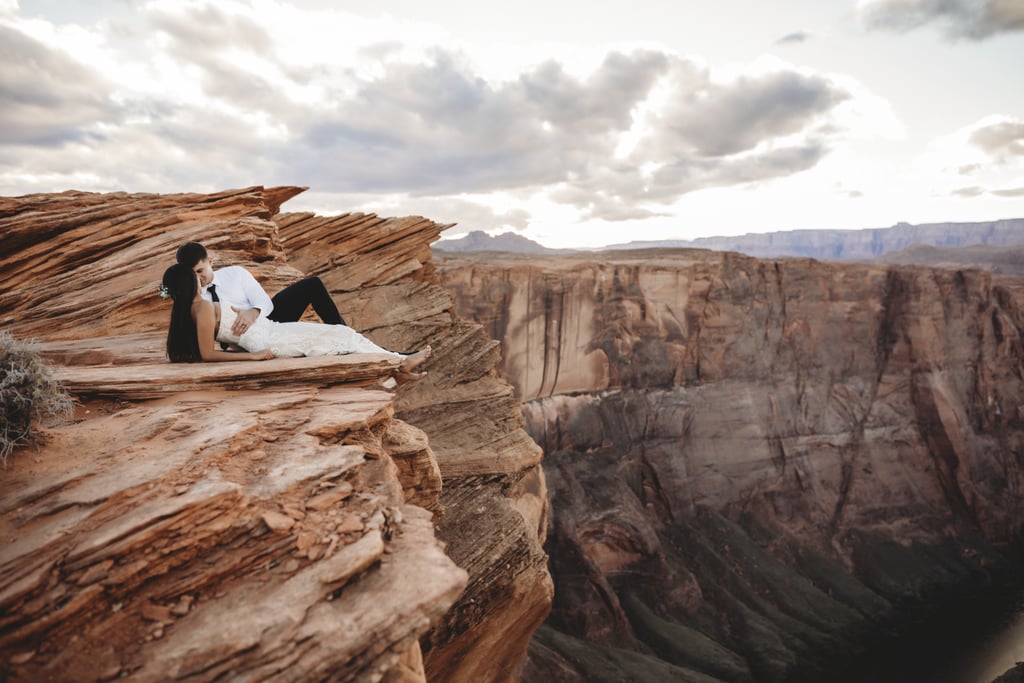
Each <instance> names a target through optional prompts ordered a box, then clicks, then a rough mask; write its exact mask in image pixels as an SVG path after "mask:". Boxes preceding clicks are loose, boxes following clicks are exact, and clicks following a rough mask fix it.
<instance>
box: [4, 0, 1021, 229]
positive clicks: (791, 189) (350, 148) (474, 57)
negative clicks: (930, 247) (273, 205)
mask: <svg viewBox="0 0 1024 683" xmlns="http://www.w3.org/2000/svg"><path fill="white" fill-rule="evenodd" d="M1022 64H1024V0H871V1H868V2H865V1H860V2H858V1H857V0H827V1H826V0H776V1H775V2H764V1H763V0H744V1H741V0H706V1H705V0H688V1H685V2H669V1H668V0H630V1H629V2H612V1H605V0H543V1H541V0H517V1H516V2H515V3H505V4H501V3H486V2H479V0H435V1H434V2H423V0H376V1H375V2H366V0H361V1H360V2H325V1H317V0H215V1H188V0H152V1H150V2H141V1H136V0H90V1H89V2H81V1H80V0H66V1H57V0H20V1H19V0H0V140H2V147H0V194H2V195H19V194H27V193H32V192H54V191H61V190H66V189H70V188H74V189H81V190H95V191H110V190H126V191H130V192H184V191H189V192H192V191H195V192H209V191H216V190H222V189H228V188H234V187H244V186H249V185H268V186H270V185H305V186H309V187H310V190H309V191H308V192H306V193H304V194H303V195H300V196H299V197H297V198H295V199H293V200H291V201H290V202H288V204H286V205H285V210H293V211H294V210H313V211H317V212H319V213H323V214H328V213H338V212H344V211H375V212H377V213H380V214H382V215H407V214H418V215H424V216H427V217H429V218H432V219H434V220H437V221H439V222H456V223H458V224H459V225H458V226H457V227H456V228H454V229H453V230H451V231H449V233H448V234H447V236H452V237H454V236H457V235H459V234H463V233H465V232H468V231H470V230H487V231H489V232H492V233H498V232H505V231H509V230H515V231H517V232H519V233H521V234H523V235H525V236H527V237H529V238H531V239H535V240H538V241H540V242H542V243H543V244H546V245H548V246H552V247H562V246H601V245H604V244H609V243H619V242H624V241H629V240H656V239H671V238H684V239H685V238H693V237H699V236H708V235H731V234H741V233H747V232H765V231H770V230H790V229H802V228H872V227H887V226H890V225H893V224H895V223H896V222H899V221H906V222H910V223H926V222H941V221H981V220H993V219H998V218H1018V217H1024V71H1022V68H1021V65H1022Z"/></svg>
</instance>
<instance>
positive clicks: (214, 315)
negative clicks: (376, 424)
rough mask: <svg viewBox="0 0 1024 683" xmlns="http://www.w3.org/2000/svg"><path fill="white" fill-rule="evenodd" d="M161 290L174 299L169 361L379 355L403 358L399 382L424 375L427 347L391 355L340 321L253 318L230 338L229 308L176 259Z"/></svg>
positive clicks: (231, 313)
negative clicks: (203, 291) (204, 292)
mask: <svg viewBox="0 0 1024 683" xmlns="http://www.w3.org/2000/svg"><path fill="white" fill-rule="evenodd" d="M160 294H161V296H170V298H171V299H173V300H174V305H173V307H172V308H171V323H170V326H169V327H168V330H167V357H168V358H170V360H171V362H172V363H200V362H203V361H206V362H209V361H232V360H267V359H270V358H276V357H278V356H323V355H341V354H346V353H383V354H385V355H388V356H391V357H392V358H395V359H400V360H401V361H402V363H401V365H400V366H399V367H398V370H397V372H396V373H395V378H396V379H397V380H399V381H400V382H401V381H412V380H417V379H421V378H422V377H423V376H424V375H425V374H426V373H425V372H419V373H417V372H413V370H415V368H416V367H417V366H418V365H420V364H421V363H423V362H424V361H425V360H427V358H429V357H430V353H431V350H430V346H426V347H424V348H423V349H421V350H420V351H417V352H416V353H413V354H410V355H405V354H401V353H395V352H394V351H388V350H387V349H385V348H382V347H380V346H377V345H376V344H374V343H373V342H372V341H370V340H369V339H367V338H366V337H364V336H363V335H361V334H359V333H358V332H356V331H355V330H353V329H352V328H351V327H347V326H345V325H324V324H321V323H309V322H294V323H279V322H274V321H272V320H267V319H266V318H257V320H256V322H255V323H253V325H252V327H250V328H249V329H247V330H246V331H245V332H243V333H242V334H241V336H235V335H234V334H232V332H231V325H232V323H233V322H234V320H235V310H234V307H233V306H230V305H226V306H221V305H220V304H216V303H212V302H210V301H206V300H205V299H203V298H202V296H201V295H200V288H199V278H198V276H197V275H196V273H195V272H194V271H193V270H192V269H191V268H189V267H188V266H185V265H182V264H180V263H176V264H174V265H173V266H171V267H170V268H168V269H167V270H166V271H165V272H164V279H163V284H161V285H160ZM218 342H224V343H226V344H233V345H235V346H238V347H241V348H242V349H245V351H222V350H221V349H220V344H219V343H218Z"/></svg>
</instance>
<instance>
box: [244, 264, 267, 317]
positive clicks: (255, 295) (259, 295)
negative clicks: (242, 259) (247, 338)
mask: <svg viewBox="0 0 1024 683" xmlns="http://www.w3.org/2000/svg"><path fill="white" fill-rule="evenodd" d="M239 275H241V277H240V283H241V285H242V291H243V292H245V302H246V303H247V304H249V307H250V308H258V309H260V313H259V315H260V317H261V318H266V317H267V316H268V315H270V312H271V311H273V310H274V302H273V301H271V299H270V297H269V296H267V293H266V292H265V291H263V287H261V286H260V283H259V282H257V281H256V278H254V277H253V276H252V273H250V272H249V271H248V270H246V269H244V268H243V269H242V273H240V274H239Z"/></svg>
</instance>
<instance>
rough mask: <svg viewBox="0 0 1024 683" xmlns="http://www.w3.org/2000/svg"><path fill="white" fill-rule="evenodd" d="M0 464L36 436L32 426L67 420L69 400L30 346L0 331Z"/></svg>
mask: <svg viewBox="0 0 1024 683" xmlns="http://www.w3.org/2000/svg"><path fill="white" fill-rule="evenodd" d="M0 409H2V410H0V461H2V462H3V464H4V465H6V464H7V456H8V455H10V454H11V452H12V451H13V450H14V449H15V448H17V447H18V446H20V445H23V444H27V443H30V442H32V441H33V440H34V438H35V436H36V434H35V433H34V432H33V430H32V428H33V423H34V422H36V421H39V420H42V419H43V418H45V417H68V416H70V414H71V409H72V400H71V396H69V395H68V393H67V392H66V391H65V390H64V388H63V387H61V385H60V384H59V383H58V382H57V380H56V379H55V378H54V376H53V373H52V372H51V371H50V368H49V367H48V366H47V365H46V364H45V363H44V362H43V359H42V357H40V355H39V353H38V351H36V349H35V347H34V346H33V344H31V343H30V342H22V341H18V340H17V339H15V338H14V337H13V336H11V334H10V333H9V332H6V331H0Z"/></svg>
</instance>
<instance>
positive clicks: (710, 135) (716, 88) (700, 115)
mask: <svg viewBox="0 0 1024 683" xmlns="http://www.w3.org/2000/svg"><path fill="white" fill-rule="evenodd" d="M673 95H674V97H673V99H672V100H671V101H670V102H669V104H668V106H667V107H666V108H665V110H664V111H662V112H661V113H660V114H658V115H657V116H656V119H657V121H656V123H655V124H654V127H655V134H654V135H653V136H652V139H651V140H650V141H649V150H650V152H651V154H652V156H654V155H655V154H657V152H654V150H655V149H657V150H661V154H662V155H664V154H669V155H672V156H676V157H678V156H683V157H689V156H694V157H698V158H699V157H723V156H728V155H732V154H737V153H739V152H744V151H748V150H751V149H753V148H755V147H756V146H758V145H759V144H761V143H762V142H764V141H766V140H770V139H773V138H779V137H784V136H786V135H790V134H794V133H799V132H801V131H803V130H805V129H806V128H807V127H808V126H809V125H811V124H813V123H814V122H816V121H817V120H819V118H820V117H822V116H823V115H825V114H827V113H828V112H830V111H831V110H832V109H834V108H835V107H836V105H838V104H839V103H841V102H842V101H843V100H845V99H847V98H848V97H849V93H847V92H846V91H844V90H843V89H842V88H840V87H839V86H837V85H835V84H834V83H832V82H831V81H830V80H828V79H827V78H825V77H824V76H819V75H804V74H802V73H799V72H796V71H791V70H785V71H777V72H772V73H767V74H757V75H749V76H741V77H739V78H737V79H735V80H733V81H730V82H726V83H715V82H712V81H710V80H708V81H706V82H704V83H702V84H700V85H699V86H697V87H694V88H686V87H680V88H677V89H676V90H675V92H674V93H673Z"/></svg>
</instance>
